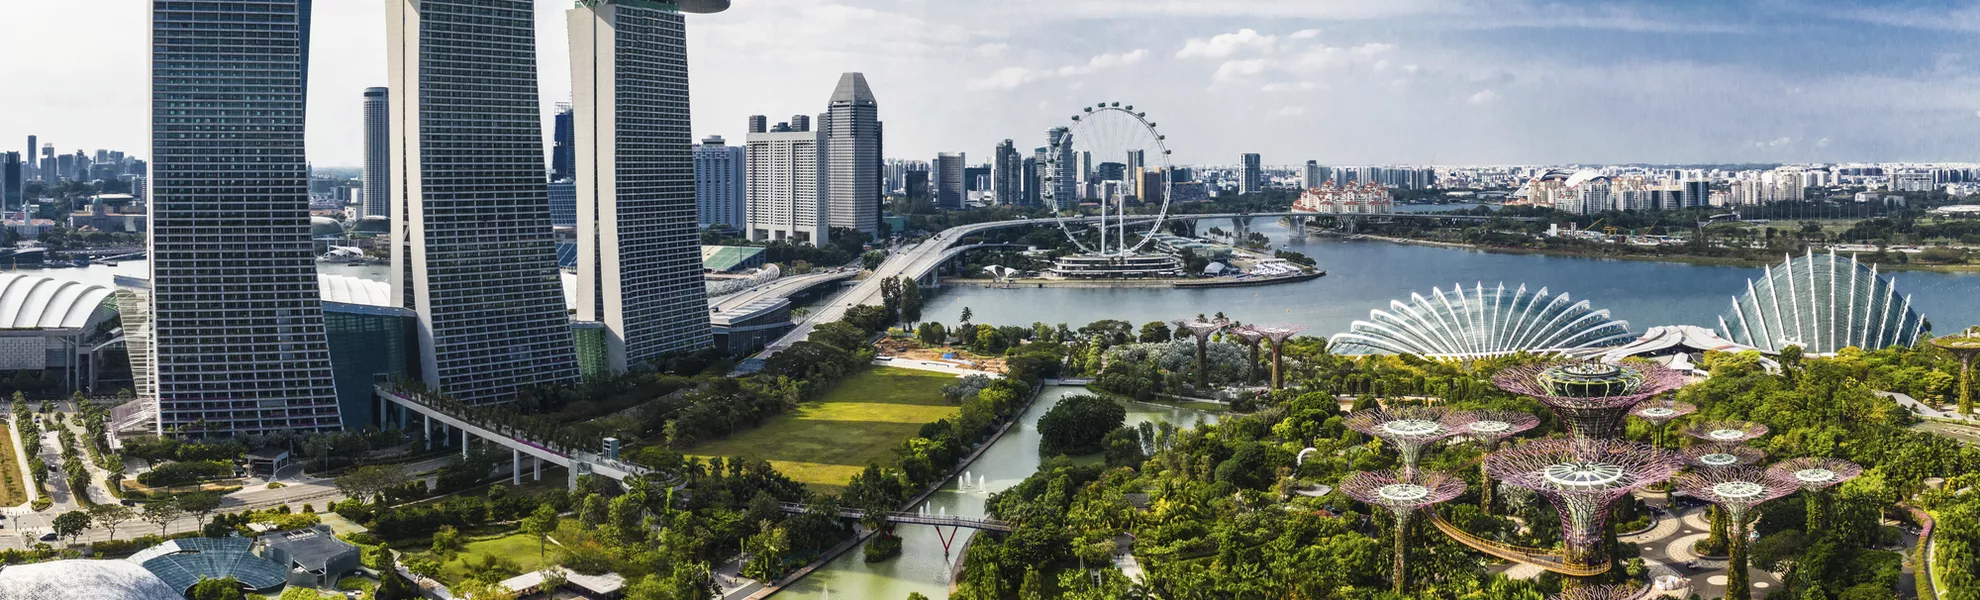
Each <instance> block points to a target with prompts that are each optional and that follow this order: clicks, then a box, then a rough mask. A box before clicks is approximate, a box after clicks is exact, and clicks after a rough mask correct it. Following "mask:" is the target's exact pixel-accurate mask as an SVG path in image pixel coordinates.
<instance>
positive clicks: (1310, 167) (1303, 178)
mask: <svg viewBox="0 0 1980 600" xmlns="http://www.w3.org/2000/svg"><path fill="white" fill-rule="evenodd" d="M1326 180H1327V178H1326V177H1325V176H1323V175H1321V174H1320V161H1317V160H1309V161H1306V168H1304V169H1301V170H1300V172H1299V189H1300V190H1301V191H1305V190H1310V189H1313V188H1317V187H1320V183H1321V182H1323V181H1326Z"/></svg>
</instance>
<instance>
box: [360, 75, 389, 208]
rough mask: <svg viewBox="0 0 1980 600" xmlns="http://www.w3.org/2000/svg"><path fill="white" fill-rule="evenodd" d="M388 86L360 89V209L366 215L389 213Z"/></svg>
mask: <svg viewBox="0 0 1980 600" xmlns="http://www.w3.org/2000/svg"><path fill="white" fill-rule="evenodd" d="M391 93H392V88H382V87H375V88H365V90H364V212H363V216H366V217H389V216H391V215H392V203H391V199H390V198H388V197H387V196H386V195H387V194H389V193H390V192H389V191H388V190H391V189H392V175H391V164H392V127H391V125H390V121H389V119H390V114H391V100H390V96H391Z"/></svg>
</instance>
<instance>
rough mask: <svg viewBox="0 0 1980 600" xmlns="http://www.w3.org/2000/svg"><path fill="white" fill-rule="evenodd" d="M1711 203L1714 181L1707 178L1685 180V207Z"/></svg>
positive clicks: (1709, 204)
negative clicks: (1706, 179)
mask: <svg viewBox="0 0 1980 600" xmlns="http://www.w3.org/2000/svg"><path fill="white" fill-rule="evenodd" d="M1711 204H1712V182H1710V181H1705V180H1692V181H1686V182H1684V202H1683V208H1692V207H1697V206H1711Z"/></svg>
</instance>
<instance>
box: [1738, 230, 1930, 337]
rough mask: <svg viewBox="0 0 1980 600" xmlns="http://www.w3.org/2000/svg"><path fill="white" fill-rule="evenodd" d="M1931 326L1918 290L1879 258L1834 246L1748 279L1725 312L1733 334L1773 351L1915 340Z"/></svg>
mask: <svg viewBox="0 0 1980 600" xmlns="http://www.w3.org/2000/svg"><path fill="white" fill-rule="evenodd" d="M1931 329H1932V326H1931V323H1930V322H1928V321H1926V320H1925V318H1924V317H1923V316H1920V315H1919V314H1918V313H1917V312H1915V311H1913V310H1911V297H1910V296H1899V295H1898V293H1897V285H1896V283H1895V282H1894V281H1893V280H1891V278H1889V277H1883V276H1880V275H1878V274H1877V266H1876V265H1865V264H1863V263H1859V262H1857V261H1856V257H1855V256H1849V257H1841V256H1837V255H1836V253H1835V251H1833V250H1831V251H1830V252H1829V253H1828V254H1815V252H1814V251H1813V250H1810V251H1809V252H1808V253H1807V254H1806V255H1804V256H1803V257H1802V258H1798V259H1797V258H1794V257H1792V256H1789V257H1786V261H1785V262H1782V263H1781V264H1779V265H1774V266H1770V267H1767V269H1766V273H1765V275H1763V276H1762V277H1761V278H1760V279H1758V280H1752V279H1749V280H1747V282H1746V293H1744V294H1741V295H1739V296H1735V297H1734V298H1733V301H1732V308H1731V309H1728V310H1727V311H1726V314H1724V315H1721V316H1720V317H1719V331H1721V332H1723V333H1724V334H1725V335H1724V337H1725V338H1726V339H1728V340H1732V341H1733V342H1736V343H1740V344H1745V345H1748V346H1753V347H1755V348H1759V349H1760V350H1762V351H1765V352H1769V353H1772V352H1779V351H1781V349H1783V348H1786V347H1788V346H1800V347H1801V349H1802V351H1804V352H1808V353H1811V354H1833V353H1835V352H1836V351H1838V350H1841V349H1843V348H1847V347H1850V346H1855V347H1858V348H1863V349H1867V350H1875V349H1879V348H1888V347H1891V346H1909V345H1912V344H1913V343H1916V342H1917V341H1918V339H1919V338H1920V337H1922V336H1923V335H1924V334H1925V333H1926V332H1929V331H1931Z"/></svg>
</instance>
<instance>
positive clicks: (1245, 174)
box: [1238, 153, 1265, 194]
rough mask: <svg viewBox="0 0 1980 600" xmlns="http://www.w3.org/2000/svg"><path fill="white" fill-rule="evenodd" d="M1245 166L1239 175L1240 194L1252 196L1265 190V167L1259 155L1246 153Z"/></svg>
mask: <svg viewBox="0 0 1980 600" xmlns="http://www.w3.org/2000/svg"><path fill="white" fill-rule="evenodd" d="M1242 162H1243V163H1244V165H1243V166H1242V167H1241V169H1242V170H1241V171H1240V173H1239V175H1238V193H1240V194H1250V193H1253V192H1257V191H1261V190H1264V189H1265V167H1264V165H1263V164H1261V163H1260V159H1259V157H1258V155H1257V154H1253V153H1246V154H1245V155H1244V157H1243V160H1242Z"/></svg>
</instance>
